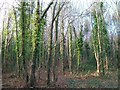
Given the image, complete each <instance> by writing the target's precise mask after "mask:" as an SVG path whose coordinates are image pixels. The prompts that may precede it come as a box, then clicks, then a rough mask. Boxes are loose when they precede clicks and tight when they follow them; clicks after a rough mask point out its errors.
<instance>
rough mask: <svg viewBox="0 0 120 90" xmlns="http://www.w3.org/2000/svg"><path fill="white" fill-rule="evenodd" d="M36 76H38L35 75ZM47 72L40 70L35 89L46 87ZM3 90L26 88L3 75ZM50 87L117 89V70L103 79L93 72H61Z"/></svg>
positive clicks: (15, 80)
mask: <svg viewBox="0 0 120 90" xmlns="http://www.w3.org/2000/svg"><path fill="white" fill-rule="evenodd" d="M37 75H38V74H37ZM46 77H47V72H46V71H45V70H44V69H41V70H40V79H39V78H38V76H37V83H36V87H37V88H39V87H40V88H44V87H47V85H46V81H47V78H46ZM2 81H3V82H2V86H3V88H26V87H29V85H26V84H25V82H24V80H23V79H21V78H18V77H17V76H16V75H14V74H12V73H5V74H3V77H2ZM50 87H56V88H117V87H118V75H117V70H116V71H115V70H110V71H108V72H107V75H106V76H104V77H98V76H96V75H95V72H81V73H80V75H73V74H70V73H69V72H65V74H64V75H62V74H61V72H59V73H58V81H57V82H56V85H55V84H54V83H51V86H50Z"/></svg>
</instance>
